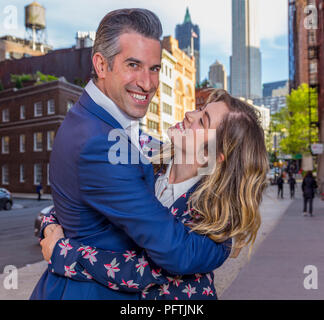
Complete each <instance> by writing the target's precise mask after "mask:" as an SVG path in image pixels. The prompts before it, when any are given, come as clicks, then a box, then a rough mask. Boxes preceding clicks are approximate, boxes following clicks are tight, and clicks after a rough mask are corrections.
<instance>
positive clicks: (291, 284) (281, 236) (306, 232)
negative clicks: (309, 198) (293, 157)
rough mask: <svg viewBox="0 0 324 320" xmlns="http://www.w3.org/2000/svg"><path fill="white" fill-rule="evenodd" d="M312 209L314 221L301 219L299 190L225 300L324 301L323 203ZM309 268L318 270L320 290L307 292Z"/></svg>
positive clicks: (225, 294) (315, 205) (316, 200)
mask: <svg viewBox="0 0 324 320" xmlns="http://www.w3.org/2000/svg"><path fill="white" fill-rule="evenodd" d="M299 189H300V188H299ZM286 194H287V193H286ZM313 207H314V209H313V214H314V216H313V217H309V216H306V217H304V216H303V215H302V209H303V200H302V194H301V192H300V190H298V192H297V194H296V200H294V201H293V202H292V203H291V204H290V205H289V207H288V209H287V210H286V212H285V213H284V215H283V216H282V219H281V220H280V221H279V223H278V225H277V226H276V228H275V229H274V230H273V232H272V233H271V234H270V235H269V236H268V237H267V238H266V239H265V241H264V242H262V244H261V245H260V246H259V247H258V249H257V250H256V252H255V254H254V255H253V256H252V258H251V260H250V262H249V263H247V264H246V265H245V267H244V268H243V269H242V270H241V272H240V273H239V274H238V276H237V277H236V279H235V280H234V281H233V283H232V284H231V285H230V286H229V288H228V289H227V290H225V292H224V294H223V295H222V296H221V299H222V300H242V299H245V300H270V299H274V300H288V299H289V300H317V299H321V300H323V299H324V246H323V244H324V201H321V200H320V199H319V198H315V199H314V204H313ZM273 210H276V208H275V206H273ZM307 265H312V266H315V267H316V269H317V273H318V282H317V283H318V289H308V290H307V289H305V288H304V280H305V278H306V277H307V276H309V275H310V271H306V273H305V274H304V268H305V266H307ZM312 274H313V275H315V273H313V272H312ZM315 276H316V275H315ZM307 283H309V281H307Z"/></svg>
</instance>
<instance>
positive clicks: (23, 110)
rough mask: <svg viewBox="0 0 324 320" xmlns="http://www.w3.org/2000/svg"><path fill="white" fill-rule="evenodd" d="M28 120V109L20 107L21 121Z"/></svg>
mask: <svg viewBox="0 0 324 320" xmlns="http://www.w3.org/2000/svg"><path fill="white" fill-rule="evenodd" d="M24 119H26V108H25V106H24V105H22V106H20V120H24Z"/></svg>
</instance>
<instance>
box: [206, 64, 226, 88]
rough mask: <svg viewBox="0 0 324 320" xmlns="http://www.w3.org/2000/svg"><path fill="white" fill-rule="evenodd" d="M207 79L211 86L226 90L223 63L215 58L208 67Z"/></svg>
mask: <svg viewBox="0 0 324 320" xmlns="http://www.w3.org/2000/svg"><path fill="white" fill-rule="evenodd" d="M208 80H209V84H210V85H211V86H212V87H214V88H218V89H225V90H227V74H226V70H225V67H224V65H223V64H221V63H220V62H218V61H217V60H216V62H215V63H213V64H212V65H211V66H210V67H209V72H208Z"/></svg>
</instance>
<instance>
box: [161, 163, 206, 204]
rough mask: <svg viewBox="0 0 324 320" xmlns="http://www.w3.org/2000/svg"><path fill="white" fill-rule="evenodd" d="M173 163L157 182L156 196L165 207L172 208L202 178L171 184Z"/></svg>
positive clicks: (197, 177) (196, 177)
mask: <svg viewBox="0 0 324 320" xmlns="http://www.w3.org/2000/svg"><path fill="white" fill-rule="evenodd" d="M171 167H172V162H171V163H169V164H168V167H167V170H166V172H165V174H163V175H161V176H160V177H159V178H158V179H157V180H156V182H155V196H156V197H157V198H158V199H159V200H160V202H161V203H162V205H163V206H165V207H168V208H170V207H171V206H172V204H173V203H174V202H175V201H176V200H177V199H178V198H180V197H181V196H182V195H183V194H184V193H186V192H187V191H188V190H189V189H190V188H191V187H192V186H193V185H195V184H196V183H197V182H198V181H199V180H200V179H201V177H202V176H199V175H198V176H195V177H193V178H190V179H187V180H185V181H183V182H180V183H175V184H170V183H169V177H170V172H171Z"/></svg>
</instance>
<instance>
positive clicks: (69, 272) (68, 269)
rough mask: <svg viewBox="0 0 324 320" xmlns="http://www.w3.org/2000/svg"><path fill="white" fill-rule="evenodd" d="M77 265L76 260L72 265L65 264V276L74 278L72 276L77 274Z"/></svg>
mask: <svg viewBox="0 0 324 320" xmlns="http://www.w3.org/2000/svg"><path fill="white" fill-rule="evenodd" d="M75 265H76V262H74V263H72V264H71V265H70V266H64V270H65V273H64V276H65V277H69V278H72V276H75V275H76V271H75V270H74V267H75Z"/></svg>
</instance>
